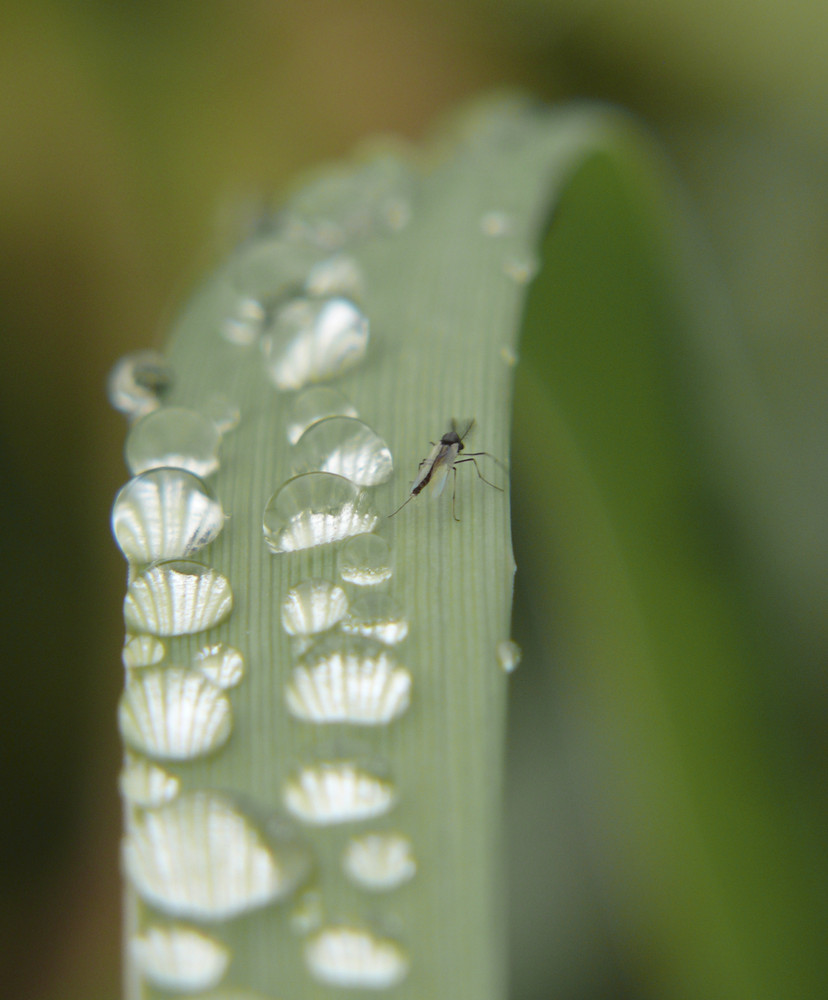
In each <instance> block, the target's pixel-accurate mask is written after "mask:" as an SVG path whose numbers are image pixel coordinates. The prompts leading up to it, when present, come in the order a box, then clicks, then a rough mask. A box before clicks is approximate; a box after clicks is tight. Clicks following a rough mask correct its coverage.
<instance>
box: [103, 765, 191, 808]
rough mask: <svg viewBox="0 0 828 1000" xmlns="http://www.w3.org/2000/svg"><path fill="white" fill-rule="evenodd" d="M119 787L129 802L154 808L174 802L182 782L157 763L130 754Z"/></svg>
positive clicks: (119, 780)
mask: <svg viewBox="0 0 828 1000" xmlns="http://www.w3.org/2000/svg"><path fill="white" fill-rule="evenodd" d="M118 787H119V789H120V791H121V795H123V797H124V798H125V799H126V800H127V802H131V803H132V805H134V806H142V807H143V808H145V809H153V808H155V807H157V806H160V805H163V804H164V803H165V802H172V800H173V799H174V798H175V797H176V795H178V792H179V790H180V788H181V782H180V781H179V780H178V778H176V777H175V776H174V775H172V774H169V773H168V772H167V771H165V770H164V769H163V768H161V767H159V766H158V765H157V764H152V763H150V761H148V760H146V759H145V758H144V757H133V756H132V755H131V754H130V755H129V756H128V758H127V762H126V764H125V765H124V769H123V771H121V776H120V778H119V779H118Z"/></svg>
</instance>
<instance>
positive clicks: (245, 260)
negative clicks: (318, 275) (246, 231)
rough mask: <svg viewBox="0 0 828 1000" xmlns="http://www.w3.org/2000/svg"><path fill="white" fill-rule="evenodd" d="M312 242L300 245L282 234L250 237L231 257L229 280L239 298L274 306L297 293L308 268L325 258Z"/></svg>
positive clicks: (261, 305) (258, 304)
mask: <svg viewBox="0 0 828 1000" xmlns="http://www.w3.org/2000/svg"><path fill="white" fill-rule="evenodd" d="M323 256H324V255H323V253H322V252H321V251H320V250H318V249H316V248H314V247H311V246H297V244H296V243H293V242H289V241H287V240H284V239H282V238H281V237H279V236H276V237H274V236H267V237H264V238H260V239H255V240H250V241H249V242H247V243H245V244H244V245H243V246H241V247H239V249H238V250H237V251H236V253H235V254H234V255H233V258H232V260H231V261H230V269H229V273H228V280H229V284H230V288H231V289H232V291H233V293H234V295H235V296H236V300H237V301H239V302H249V303H251V304H254V305H256V306H259V307H260V308H261V307H268V306H272V305H273V304H274V303H275V302H277V301H278V300H279V299H283V298H284V297H285V296H286V295H292V294H295V293H296V292H297V291H298V289H300V288H301V287H302V285H303V284H304V281H305V278H306V276H307V274H308V271H309V270H310V269H311V268H312V267H313V266H314V264H316V263H318V262H319V261H320V260H321V259H323Z"/></svg>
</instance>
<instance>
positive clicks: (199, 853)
mask: <svg viewBox="0 0 828 1000" xmlns="http://www.w3.org/2000/svg"><path fill="white" fill-rule="evenodd" d="M123 859H124V868H125V870H126V872H127V875H128V876H129V878H130V879H131V881H132V883H133V885H134V886H135V889H136V891H137V892H138V894H139V895H140V896H141V897H142V898H143V899H144V900H146V902H148V903H149V904H151V905H152V906H156V907H157V908H158V909H160V910H162V911H164V912H166V913H168V914H170V915H171V916H178V917H189V918H191V919H193V920H204V921H212V920H227V919H229V918H231V917H235V916H237V915H239V914H241V913H246V912H247V911H249V910H252V909H254V908H256V907H259V906H264V905H266V904H268V903H272V902H273V901H274V900H277V899H281V898H283V897H285V896H287V895H289V894H290V893H291V892H293V890H294V889H295V888H296V886H297V884H298V883H299V882H300V881H301V880H302V879H303V878H304V877H305V875H306V874H307V868H308V857H307V854H306V852H304V851H302V850H301V849H299V848H298V847H297V846H296V845H293V846H291V847H288V848H287V849H284V850H279V849H277V848H274V847H273V846H271V845H270V844H268V843H267V842H266V841H265V839H264V837H263V835H262V834H261V833H260V832H259V830H257V829H256V827H255V826H254V825H253V824H252V823H251V821H250V820H249V819H248V817H247V816H246V815H245V814H244V813H242V812H241V811H240V810H239V809H238V808H237V807H236V806H235V805H234V804H233V803H232V802H230V801H229V800H228V799H227V798H226V797H225V796H222V795H218V794H214V793H212V792H192V793H190V794H188V795H182V796H180V797H179V798H177V799H175V800H174V801H173V802H170V803H168V804H166V805H163V806H161V807H160V808H158V809H151V810H148V811H147V812H142V813H138V814H136V815H134V816H133V817H131V820H130V824H129V829H128V833H127V836H126V839H125V841H124V847H123Z"/></svg>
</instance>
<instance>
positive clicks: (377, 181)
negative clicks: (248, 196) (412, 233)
mask: <svg viewBox="0 0 828 1000" xmlns="http://www.w3.org/2000/svg"><path fill="white" fill-rule="evenodd" d="M414 184H415V178H414V172H413V170H412V169H411V167H410V166H409V165H408V163H407V162H406V161H405V160H403V159H402V158H401V157H400V156H399V155H397V154H396V153H393V152H388V151H384V152H382V153H380V154H379V155H374V156H373V157H372V158H371V159H369V160H367V161H365V162H363V163H360V164H356V165H351V164H348V165H346V166H339V165H338V166H336V167H333V168H331V167H329V168H326V169H324V170H322V171H319V172H317V174H316V176H315V177H314V178H313V179H312V180H311V181H310V182H309V183H308V184H306V185H305V187H304V188H303V189H302V190H300V191H298V192H297V193H296V194H294V195H293V196H292V198H291V199H290V200H289V202H288V206H287V210H286V216H287V220H288V224H289V225H290V226H291V228H292V230H293V231H294V233H296V234H297V235H298V234H300V233H301V234H302V237H303V238H304V239H307V240H310V241H312V242H313V243H314V244H316V245H317V246H321V247H325V248H326V249H337V248H338V247H341V246H342V245H343V244H344V243H346V242H348V241H351V240H359V239H364V238H366V237H368V236H371V235H373V234H375V233H376V232H377V231H378V230H379V231H382V230H391V231H396V230H398V229H402V228H403V227H404V226H405V225H406V224H407V223H408V220H409V218H410V215H411V208H410V201H411V195H412V194H413V190H414Z"/></svg>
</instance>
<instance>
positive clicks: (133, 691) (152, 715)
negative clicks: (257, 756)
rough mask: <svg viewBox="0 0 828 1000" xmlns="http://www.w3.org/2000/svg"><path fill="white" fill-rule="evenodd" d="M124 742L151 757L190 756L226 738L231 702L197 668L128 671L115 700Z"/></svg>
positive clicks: (188, 758) (189, 757)
mask: <svg viewBox="0 0 828 1000" xmlns="http://www.w3.org/2000/svg"><path fill="white" fill-rule="evenodd" d="M118 725H119V727H120V730H121V736H123V738H124V740H125V742H126V743H128V744H129V745H130V746H131V747H134V748H135V749H136V750H142V751H143V752H144V753H146V754H149V756H150V757H160V758H163V759H167V760H191V759H192V758H193V757H201V756H202V755H203V754H207V753H210V752H211V751H213V750H217V749H218V748H219V747H220V746H222V745H223V744H224V743H226V742H227V739H228V737H229V736H230V729H231V726H232V712H231V708H230V702H229V700H228V698H227V695H225V694H224V693H223V692H222V690H221V688H219V687H216V685H215V684H213V683H212V681H209V680H207V678H206V677H205V676H204V675H203V674H201V673H199V672H198V671H197V670H183V669H182V668H181V667H161V668H157V667H156V668H150V667H148V668H146V669H145V670H140V671H133V672H132V673H131V674H130V677H129V680H128V681H127V685H126V689H125V691H124V693H123V695H122V697H121V703H120V705H119V706H118Z"/></svg>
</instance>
